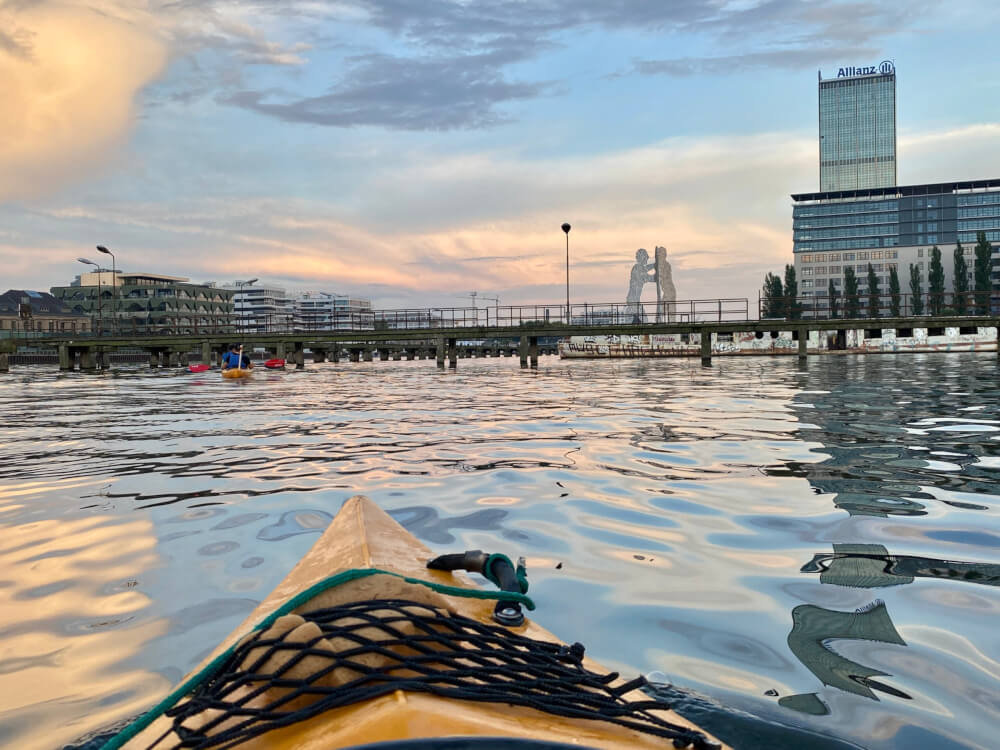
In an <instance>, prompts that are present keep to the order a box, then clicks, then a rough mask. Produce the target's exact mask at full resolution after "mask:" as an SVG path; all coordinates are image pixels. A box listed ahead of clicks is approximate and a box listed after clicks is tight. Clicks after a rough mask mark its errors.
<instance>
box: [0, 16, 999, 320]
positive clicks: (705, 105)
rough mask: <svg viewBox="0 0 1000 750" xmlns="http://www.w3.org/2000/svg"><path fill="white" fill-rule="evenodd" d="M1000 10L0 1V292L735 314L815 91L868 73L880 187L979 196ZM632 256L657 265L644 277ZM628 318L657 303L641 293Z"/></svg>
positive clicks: (808, 142) (782, 203) (778, 242)
mask: <svg viewBox="0 0 1000 750" xmlns="http://www.w3.org/2000/svg"><path fill="white" fill-rule="evenodd" d="M997 28H1000V3H996V2H995V0H953V1H952V2H947V3H943V2H940V1H939V0H936V1H934V2H930V1H928V0H907V2H901V1H898V0H897V2H892V3H890V2H872V1H869V0H853V1H849V2H839V1H835V0H763V1H755V0H734V1H732V2H729V1H727V0H662V1H661V2H652V1H640V0H535V1H529V0H484V1H483V2H477V1H476V0H384V1H379V0H75V1H69V2H66V1H57V0H0V290H5V289H8V288H15V289H19V288H27V289H38V290H47V289H48V288H49V287H51V286H55V285H63V284H66V283H69V281H71V280H72V278H73V277H74V276H75V275H77V274H79V273H80V272H81V271H85V270H86V268H85V267H84V266H82V265H81V264H80V263H78V262H77V258H78V257H89V258H92V259H96V258H97V257H104V256H100V255H98V254H97V253H96V252H95V250H94V246H95V245H98V244H102V245H106V246H108V247H110V248H111V249H112V250H113V251H114V252H115V253H116V258H117V263H118V267H119V268H122V269H124V270H126V271H145V272H152V273H162V274H171V275H179V276H187V277H190V278H191V279H192V280H193V281H216V282H219V283H225V282H231V281H233V280H234V279H247V278H255V277H256V278H259V279H261V280H262V281H264V282H267V283H272V284H276V285H280V286H284V287H285V288H287V289H289V290H291V291H302V290H322V291H330V292H336V293H341V294H356V295H363V296H367V297H370V298H371V299H372V301H373V304H374V306H375V307H376V308H382V309H388V308H402V307H424V306H435V307H438V306H440V307H443V306H462V305H467V304H469V303H470V300H469V297H468V296H467V295H468V294H469V293H470V292H472V291H476V292H478V294H479V295H480V296H481V297H497V298H499V299H500V304H501V305H507V304H526V303H536V302H537V303H557V302H559V301H560V300H563V299H565V293H566V292H565V284H566V275H565V274H566V246H565V241H566V238H565V235H564V234H563V232H562V230H561V229H560V226H561V225H562V223H563V222H569V223H570V224H571V225H572V227H573V228H572V230H571V232H570V235H569V243H570V287H571V298H572V301H573V302H591V303H600V302H618V301H623V300H624V298H625V295H626V292H627V289H628V277H629V272H630V269H631V265H632V263H633V262H634V256H635V251H636V249H637V248H640V247H644V248H647V249H648V250H650V252H651V251H652V249H653V248H654V247H655V246H657V245H662V246H664V247H666V248H667V251H668V258H669V260H670V261H671V263H672V266H673V277H674V283H675V286H676V288H677V296H678V299H714V298H719V297H728V298H732V297H747V298H750V299H751V300H752V302H751V309H755V308H756V299H757V294H758V291H759V289H760V286H761V284H762V281H763V277H764V275H765V273H767V272H768V271H778V272H780V271H781V269H782V268H783V266H784V264H785V263H788V262H790V261H791V256H792V236H791V204H792V201H791V199H790V197H789V196H790V194H791V193H798V192H809V191H815V190H818V182H819V175H818V164H817V86H816V80H817V71H818V70H821V71H822V73H823V75H824V77H833V76H835V75H836V72H837V68H838V67H840V66H846V65H857V66H869V65H877V64H878V63H879V62H880V61H882V60H885V59H889V60H892V61H894V62H895V65H896V70H897V125H898V144H899V145H898V173H899V182H900V184H913V183H921V182H938V181H950V180H964V179H976V178H995V177H1000V65H997V64H996V57H995V51H994V50H995V44H996V40H995V32H996V29H997ZM651 254H652V252H651ZM645 297H646V298H654V297H655V291H654V290H653V288H652V285H650V286H649V287H648V288H647V291H646V293H645Z"/></svg>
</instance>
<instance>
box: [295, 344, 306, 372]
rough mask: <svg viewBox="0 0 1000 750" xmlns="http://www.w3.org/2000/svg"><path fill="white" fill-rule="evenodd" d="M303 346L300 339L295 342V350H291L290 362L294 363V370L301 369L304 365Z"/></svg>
mask: <svg viewBox="0 0 1000 750" xmlns="http://www.w3.org/2000/svg"><path fill="white" fill-rule="evenodd" d="M303 348H304V347H303V344H302V342H301V341H296V342H295V350H294V351H293V352H292V362H294V363H295V369H296V370H301V369H303V368H305V366H306V353H305V352H304V351H303Z"/></svg>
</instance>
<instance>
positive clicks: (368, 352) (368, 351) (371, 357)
mask: <svg viewBox="0 0 1000 750" xmlns="http://www.w3.org/2000/svg"><path fill="white" fill-rule="evenodd" d="M374 358H375V357H374V354H373V352H372V350H371V347H367V348H366V349H365V353H364V360H365V362H371V361H373V360H374Z"/></svg>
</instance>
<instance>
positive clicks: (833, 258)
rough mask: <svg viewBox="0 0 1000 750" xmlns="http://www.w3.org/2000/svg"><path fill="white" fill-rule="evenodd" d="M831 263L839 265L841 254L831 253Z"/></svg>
mask: <svg viewBox="0 0 1000 750" xmlns="http://www.w3.org/2000/svg"><path fill="white" fill-rule="evenodd" d="M830 262H831V263H839V262H840V253H830Z"/></svg>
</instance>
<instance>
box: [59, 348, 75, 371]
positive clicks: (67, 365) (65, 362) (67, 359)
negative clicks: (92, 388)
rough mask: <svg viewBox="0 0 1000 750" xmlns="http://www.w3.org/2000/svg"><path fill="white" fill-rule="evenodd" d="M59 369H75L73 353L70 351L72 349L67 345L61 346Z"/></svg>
mask: <svg viewBox="0 0 1000 750" xmlns="http://www.w3.org/2000/svg"><path fill="white" fill-rule="evenodd" d="M59 369H60V370H72V369H73V352H71V351H70V348H69V347H68V346H66V344H60V345H59Z"/></svg>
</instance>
